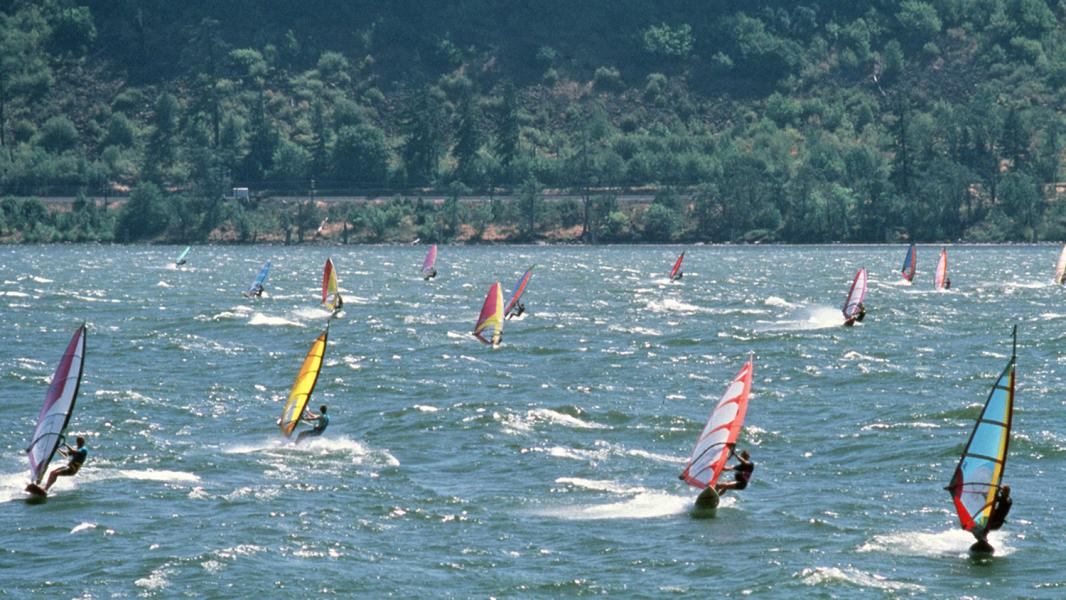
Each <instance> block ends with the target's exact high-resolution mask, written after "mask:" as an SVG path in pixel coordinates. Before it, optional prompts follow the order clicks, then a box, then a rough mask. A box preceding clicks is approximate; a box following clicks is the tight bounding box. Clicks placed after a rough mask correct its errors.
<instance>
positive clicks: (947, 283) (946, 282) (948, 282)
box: [944, 277, 951, 290]
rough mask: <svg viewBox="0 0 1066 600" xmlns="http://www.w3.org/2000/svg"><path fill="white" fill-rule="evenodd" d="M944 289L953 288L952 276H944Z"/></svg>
mask: <svg viewBox="0 0 1066 600" xmlns="http://www.w3.org/2000/svg"><path fill="white" fill-rule="evenodd" d="M944 289H945V290H950V289H951V278H950V277H945V278H944Z"/></svg>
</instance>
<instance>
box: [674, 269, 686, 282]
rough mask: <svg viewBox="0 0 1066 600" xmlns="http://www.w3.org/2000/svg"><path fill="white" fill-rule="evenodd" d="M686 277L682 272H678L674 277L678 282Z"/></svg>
mask: <svg viewBox="0 0 1066 600" xmlns="http://www.w3.org/2000/svg"><path fill="white" fill-rule="evenodd" d="M684 276H685V274H684V273H682V272H681V271H678V272H677V275H674V281H677V280H678V279H681V278H682V277H684Z"/></svg>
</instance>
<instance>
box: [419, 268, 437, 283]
mask: <svg viewBox="0 0 1066 600" xmlns="http://www.w3.org/2000/svg"><path fill="white" fill-rule="evenodd" d="M436 276H437V270H436V269H430V271H429V273H426V275H425V277H423V279H422V280H423V281H429V280H430V279H433V278H434V277H436Z"/></svg>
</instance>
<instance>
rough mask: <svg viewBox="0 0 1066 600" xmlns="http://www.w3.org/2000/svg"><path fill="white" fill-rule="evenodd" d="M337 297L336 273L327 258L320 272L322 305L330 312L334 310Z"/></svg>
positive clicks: (331, 260) (331, 261)
mask: <svg viewBox="0 0 1066 600" xmlns="http://www.w3.org/2000/svg"><path fill="white" fill-rule="evenodd" d="M338 297H339V294H338V293H337V271H336V269H334V268H333V259H332V258H327V259H326V266H325V267H324V268H323V270H322V304H325V305H326V308H328V309H330V310H336V308H337V299H338Z"/></svg>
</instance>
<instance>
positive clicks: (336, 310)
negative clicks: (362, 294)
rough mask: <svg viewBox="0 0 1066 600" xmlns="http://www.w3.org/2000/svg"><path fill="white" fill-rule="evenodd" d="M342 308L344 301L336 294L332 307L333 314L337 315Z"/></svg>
mask: <svg viewBox="0 0 1066 600" xmlns="http://www.w3.org/2000/svg"><path fill="white" fill-rule="evenodd" d="M342 308H344V300H343V299H342V298H341V295H340V294H337V303H336V304H334V305H333V314H337V313H339V312H340V311H341V309H342Z"/></svg>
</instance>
